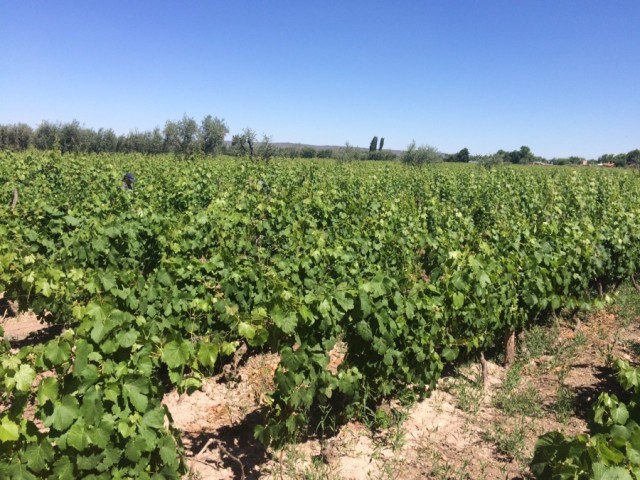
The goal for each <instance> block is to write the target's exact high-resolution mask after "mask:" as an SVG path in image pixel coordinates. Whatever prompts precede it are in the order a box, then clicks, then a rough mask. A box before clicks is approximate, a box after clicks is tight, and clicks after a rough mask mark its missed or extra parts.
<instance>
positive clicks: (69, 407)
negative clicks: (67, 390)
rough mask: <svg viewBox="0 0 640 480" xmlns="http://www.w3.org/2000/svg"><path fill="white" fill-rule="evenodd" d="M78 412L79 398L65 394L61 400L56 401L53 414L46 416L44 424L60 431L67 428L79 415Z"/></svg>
mask: <svg viewBox="0 0 640 480" xmlns="http://www.w3.org/2000/svg"><path fill="white" fill-rule="evenodd" d="M78 412H79V409H78V400H77V399H76V398H75V397H72V396H71V395H65V396H64V397H62V399H61V400H60V401H59V402H55V403H54V406H53V414H52V415H51V416H50V417H47V418H45V420H44V424H45V426H47V427H53V428H55V429H56V430H59V431H63V430H66V429H67V428H69V426H70V425H71V424H72V423H73V422H74V420H75V419H76V418H77V417H78Z"/></svg>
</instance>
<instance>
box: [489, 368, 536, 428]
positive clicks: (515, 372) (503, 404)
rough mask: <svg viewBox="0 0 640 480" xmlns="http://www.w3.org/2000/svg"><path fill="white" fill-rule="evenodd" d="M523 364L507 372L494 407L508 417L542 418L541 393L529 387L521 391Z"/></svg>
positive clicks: (495, 398)
mask: <svg viewBox="0 0 640 480" xmlns="http://www.w3.org/2000/svg"><path fill="white" fill-rule="evenodd" d="M521 371H522V364H520V363H516V364H514V365H512V366H511V368H509V370H507V375H506V377H505V380H504V382H503V383H502V386H501V387H500V390H498V392H497V393H496V396H495V397H494V400H493V402H494V405H495V406H496V407H497V408H499V409H500V410H502V411H503V412H504V413H506V414H507V415H516V414H518V415H524V416H526V417H541V416H542V415H543V411H542V397H541V396H540V392H538V390H537V389H536V388H535V387H534V386H532V385H529V386H528V387H526V388H524V389H519V388H518V387H519V385H520V382H521V380H522V377H521Z"/></svg>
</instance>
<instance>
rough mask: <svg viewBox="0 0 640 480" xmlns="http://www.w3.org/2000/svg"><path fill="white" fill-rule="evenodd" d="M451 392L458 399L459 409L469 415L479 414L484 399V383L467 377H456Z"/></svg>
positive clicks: (451, 385) (451, 384)
mask: <svg viewBox="0 0 640 480" xmlns="http://www.w3.org/2000/svg"><path fill="white" fill-rule="evenodd" d="M448 390H449V392H450V393H451V394H452V395H453V396H455V397H456V400H457V402H458V407H460V409H461V410H462V411H464V412H467V413H473V414H475V413H478V410H479V409H480V403H481V402H482V397H483V393H484V392H483V387H482V383H481V382H480V381H479V380H478V379H475V380H471V379H469V378H467V377H465V376H462V375H461V376H458V377H456V378H455V379H454V380H453V381H452V382H451V383H450V385H449V389H448Z"/></svg>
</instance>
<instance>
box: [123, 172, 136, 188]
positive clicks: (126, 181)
mask: <svg viewBox="0 0 640 480" xmlns="http://www.w3.org/2000/svg"><path fill="white" fill-rule="evenodd" d="M135 181H136V177H134V176H133V173H131V172H127V173H126V174H125V176H124V177H123V179H122V189H123V190H133V182H135Z"/></svg>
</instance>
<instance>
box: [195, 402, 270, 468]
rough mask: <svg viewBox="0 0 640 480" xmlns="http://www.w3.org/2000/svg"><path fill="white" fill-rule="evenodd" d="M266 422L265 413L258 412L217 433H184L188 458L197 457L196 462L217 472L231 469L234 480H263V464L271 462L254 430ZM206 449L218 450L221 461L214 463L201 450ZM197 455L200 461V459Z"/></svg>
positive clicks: (218, 430) (220, 429) (222, 428)
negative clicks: (261, 470) (257, 479)
mask: <svg viewBox="0 0 640 480" xmlns="http://www.w3.org/2000/svg"><path fill="white" fill-rule="evenodd" d="M263 421H264V415H263V413H262V412H261V411H259V410H256V411H253V412H251V413H249V414H248V415H247V416H246V417H244V418H243V419H242V420H241V421H240V422H239V423H237V424H235V425H230V426H224V427H221V428H219V429H217V430H216V431H214V432H210V433H209V432H208V433H192V432H184V435H183V440H185V441H186V442H185V443H187V444H188V445H189V447H188V448H186V453H187V457H188V458H194V457H196V458H195V459H196V460H197V461H200V462H203V463H205V464H208V465H211V466H212V467H213V468H216V469H226V468H229V469H231V470H232V471H233V474H234V478H238V479H242V478H245V479H247V480H252V479H256V478H260V476H261V472H260V465H262V464H264V463H265V462H266V461H267V460H268V456H267V451H266V449H265V448H264V446H263V445H262V444H261V443H260V442H259V441H258V440H256V439H255V438H254V436H253V430H254V427H255V426H256V425H260V424H262V423H263ZM207 444H208V445H207ZM205 446H207V449H209V450H211V451H214V450H216V449H217V450H218V452H219V456H220V458H221V462H216V461H213V460H211V459H210V456H209V457H208V456H207V455H206V453H207V452H206V451H202V449H203V448H204V447H205ZM201 451H202V452H201ZM199 454H201V455H199ZM198 456H199V457H200V458H197V457H198ZM219 463H220V464H219Z"/></svg>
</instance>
